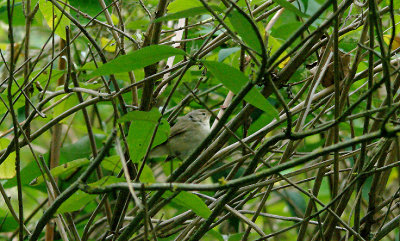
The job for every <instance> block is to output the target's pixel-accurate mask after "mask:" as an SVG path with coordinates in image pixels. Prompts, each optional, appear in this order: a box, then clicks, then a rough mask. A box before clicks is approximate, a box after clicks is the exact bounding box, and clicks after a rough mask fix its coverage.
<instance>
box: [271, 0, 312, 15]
mask: <svg viewBox="0 0 400 241" xmlns="http://www.w3.org/2000/svg"><path fill="white" fill-rule="evenodd" d="M273 1H274V2H276V3H277V4H279V5H281V7H283V8H285V9H287V10H289V11H291V12H293V13H294V14H296V15H297V16H299V17H303V18H307V17H310V15H308V14H305V13H303V12H302V11H300V10H299V9H298V8H297V7H295V6H294V5H293V4H291V3H290V2H287V1H286V0H273Z"/></svg>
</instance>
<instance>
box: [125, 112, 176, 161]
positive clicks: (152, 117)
mask: <svg viewBox="0 0 400 241" xmlns="http://www.w3.org/2000/svg"><path fill="white" fill-rule="evenodd" d="M160 118H161V114H160V112H158V110H157V109H156V108H153V109H152V110H150V111H148V112H146V111H132V112H129V113H128V114H126V115H124V116H122V117H121V118H120V119H119V122H126V121H131V125H130V127H129V133H128V144H129V146H128V148H129V154H130V157H131V160H132V162H133V163H139V162H140V160H141V159H142V158H143V157H144V155H145V154H146V150H147V147H148V146H149V144H150V141H151V136H152V135H153V132H154V130H155V128H156V125H157V123H158V120H159V119H160ZM169 131H170V127H169V124H168V122H167V121H166V120H164V119H163V120H161V122H160V125H159V126H158V130H157V133H156V136H155V138H154V141H153V146H156V145H159V144H161V143H163V142H164V141H166V140H167V139H168V136H169Z"/></svg>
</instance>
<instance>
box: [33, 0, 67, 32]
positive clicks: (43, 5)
mask: <svg viewBox="0 0 400 241" xmlns="http://www.w3.org/2000/svg"><path fill="white" fill-rule="evenodd" d="M39 9H40V12H41V13H42V14H43V16H44V18H45V19H46V22H47V25H49V27H50V29H53V25H54V27H56V29H55V31H54V32H55V33H56V34H57V35H58V36H60V37H61V38H63V39H65V38H66V34H65V27H66V26H69V23H70V21H69V18H67V17H66V16H65V15H64V14H63V13H62V12H61V11H60V10H59V9H58V8H57V7H55V6H53V4H52V3H51V2H49V1H47V0H39ZM53 10H54V12H53ZM65 11H66V12H69V8H65ZM53 13H54V14H53ZM60 18H61V20H60ZM53 21H54V22H53Z"/></svg>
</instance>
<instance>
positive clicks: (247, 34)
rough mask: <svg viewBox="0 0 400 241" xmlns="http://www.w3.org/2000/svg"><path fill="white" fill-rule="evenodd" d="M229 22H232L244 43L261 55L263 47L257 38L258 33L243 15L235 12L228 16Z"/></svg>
mask: <svg viewBox="0 0 400 241" xmlns="http://www.w3.org/2000/svg"><path fill="white" fill-rule="evenodd" d="M228 18H229V21H230V22H231V24H232V26H233V28H234V29H235V31H236V32H237V33H238V34H239V36H240V37H241V38H242V39H243V41H244V42H245V43H246V44H247V45H249V47H251V48H252V49H254V50H255V51H256V52H257V53H261V48H262V45H261V43H260V41H259V40H258V37H257V35H258V34H257V32H256V31H255V29H254V28H253V26H252V25H251V24H250V22H249V21H248V20H247V18H245V17H244V16H243V14H242V13H240V12H238V11H237V10H234V11H232V12H230V13H229V14H228Z"/></svg>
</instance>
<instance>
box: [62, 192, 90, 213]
mask: <svg viewBox="0 0 400 241" xmlns="http://www.w3.org/2000/svg"><path fill="white" fill-rule="evenodd" d="M96 197H97V195H90V194H87V193H85V192H82V191H81V190H78V191H76V192H75V193H74V194H72V195H71V197H69V198H68V199H67V200H66V201H65V202H63V203H62V204H61V206H60V207H59V208H58V209H57V211H56V214H61V213H67V212H73V211H77V210H79V209H81V208H83V207H84V206H85V205H86V204H88V203H89V202H91V201H93V200H95V199H96Z"/></svg>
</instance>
